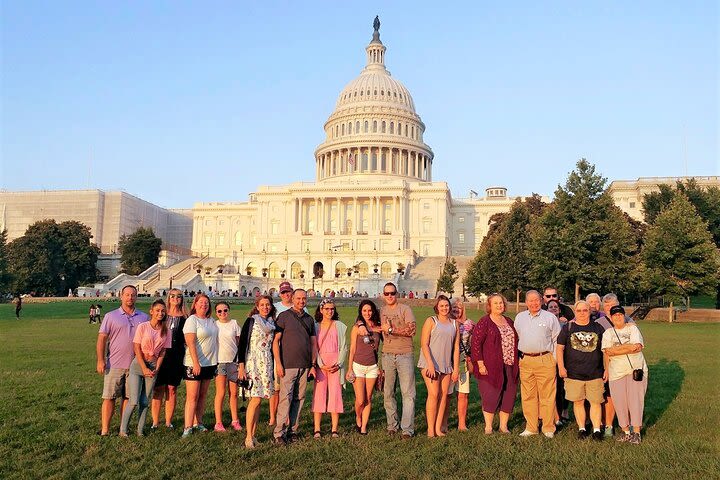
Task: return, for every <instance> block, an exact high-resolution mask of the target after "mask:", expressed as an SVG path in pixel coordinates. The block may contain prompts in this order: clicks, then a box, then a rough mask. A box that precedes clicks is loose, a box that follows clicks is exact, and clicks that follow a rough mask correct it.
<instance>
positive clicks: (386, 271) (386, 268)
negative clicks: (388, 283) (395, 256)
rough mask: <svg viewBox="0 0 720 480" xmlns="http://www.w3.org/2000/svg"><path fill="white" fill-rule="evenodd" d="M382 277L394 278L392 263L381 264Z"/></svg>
mask: <svg viewBox="0 0 720 480" xmlns="http://www.w3.org/2000/svg"><path fill="white" fill-rule="evenodd" d="M380 275H382V277H383V278H390V277H391V276H392V266H391V265H390V262H383V263H382V264H380Z"/></svg>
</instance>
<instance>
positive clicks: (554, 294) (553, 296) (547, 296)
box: [545, 293, 558, 298]
mask: <svg viewBox="0 0 720 480" xmlns="http://www.w3.org/2000/svg"><path fill="white" fill-rule="evenodd" d="M557 296H558V294H557V293H552V294H550V295H547V294H546V295H545V298H557Z"/></svg>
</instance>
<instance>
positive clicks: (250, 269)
mask: <svg viewBox="0 0 720 480" xmlns="http://www.w3.org/2000/svg"><path fill="white" fill-rule="evenodd" d="M244 273H245V274H246V275H250V276H251V277H257V274H258V268H257V265H256V264H255V262H250V263H248V264H247V266H246V267H245V272H244Z"/></svg>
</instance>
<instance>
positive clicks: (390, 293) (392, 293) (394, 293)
mask: <svg viewBox="0 0 720 480" xmlns="http://www.w3.org/2000/svg"><path fill="white" fill-rule="evenodd" d="M383 295H385V296H386V297H390V296H395V295H397V292H383Z"/></svg>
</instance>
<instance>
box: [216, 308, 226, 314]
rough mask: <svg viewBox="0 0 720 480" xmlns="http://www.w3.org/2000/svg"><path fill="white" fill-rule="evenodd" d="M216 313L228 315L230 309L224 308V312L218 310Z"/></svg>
mask: <svg viewBox="0 0 720 480" xmlns="http://www.w3.org/2000/svg"><path fill="white" fill-rule="evenodd" d="M216 312H217V313H227V312H228V309H227V308H224V309H222V310H216Z"/></svg>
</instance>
